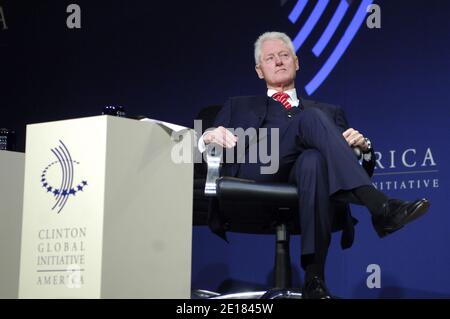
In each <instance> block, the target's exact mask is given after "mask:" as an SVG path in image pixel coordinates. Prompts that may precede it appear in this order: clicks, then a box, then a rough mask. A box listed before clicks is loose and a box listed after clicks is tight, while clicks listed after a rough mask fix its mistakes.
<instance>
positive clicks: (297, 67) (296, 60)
mask: <svg viewBox="0 0 450 319" xmlns="http://www.w3.org/2000/svg"><path fill="white" fill-rule="evenodd" d="M299 69H300V63H299V62H298V57H297V56H295V71H298V70H299Z"/></svg>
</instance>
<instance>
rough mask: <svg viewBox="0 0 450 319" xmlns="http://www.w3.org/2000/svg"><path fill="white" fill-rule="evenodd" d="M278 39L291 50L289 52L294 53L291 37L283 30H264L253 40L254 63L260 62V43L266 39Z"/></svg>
mask: <svg viewBox="0 0 450 319" xmlns="http://www.w3.org/2000/svg"><path fill="white" fill-rule="evenodd" d="M274 39H278V40H281V41H283V42H284V43H285V44H286V46H287V47H288V48H289V50H291V53H292V54H293V55H295V49H294V45H293V44H292V41H291V38H289V36H288V35H287V34H286V33H283V32H275V31H271V32H265V33H263V34H261V35H260V36H259V38H258V40H256V42H255V63H256V64H259V63H260V62H261V45H262V44H263V43H264V42H265V41H267V40H274Z"/></svg>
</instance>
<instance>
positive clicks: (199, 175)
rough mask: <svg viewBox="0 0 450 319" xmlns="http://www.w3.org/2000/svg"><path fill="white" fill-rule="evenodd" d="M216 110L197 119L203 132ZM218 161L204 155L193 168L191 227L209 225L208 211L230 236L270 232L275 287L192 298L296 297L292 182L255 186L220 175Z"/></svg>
mask: <svg viewBox="0 0 450 319" xmlns="http://www.w3.org/2000/svg"><path fill="white" fill-rule="evenodd" d="M220 108H221V106H218V105H215V106H210V107H207V108H205V109H203V110H202V111H201V112H200V113H199V115H198V117H197V119H200V120H202V122H203V128H209V127H211V126H212V125H213V122H214V118H215V117H216V115H217V113H218V111H219V110H220ZM219 163H220V157H218V156H214V155H212V154H209V155H208V160H207V163H202V164H196V167H195V179H194V215H195V216H194V225H205V224H208V222H210V219H211V216H208V210H210V209H211V208H210V206H211V205H212V201H214V203H215V205H214V204H213V208H212V209H213V210H216V211H213V212H211V213H212V214H216V216H218V217H219V218H220V222H222V223H223V224H222V225H221V226H222V227H224V229H226V230H227V231H229V232H238V233H248V234H267V235H273V234H275V241H276V245H275V266H274V276H275V278H274V288H273V289H270V290H268V291H265V292H264V291H263V292H245V293H241V294H240V293H237V294H230V295H219V294H216V293H213V292H206V291H200V290H198V291H195V292H193V293H195V294H196V296H197V297H198V296H204V297H209V298H218V299H221V298H240V297H242V298H269V299H271V298H299V297H301V293H300V291H299V290H298V289H297V290H296V289H292V287H291V286H292V279H291V260H290V255H289V239H290V235H291V234H300V227H299V223H298V218H297V209H298V208H297V205H298V196H297V188H296V187H295V185H291V184H276V183H256V182H255V181H252V180H244V179H238V178H233V177H219Z"/></svg>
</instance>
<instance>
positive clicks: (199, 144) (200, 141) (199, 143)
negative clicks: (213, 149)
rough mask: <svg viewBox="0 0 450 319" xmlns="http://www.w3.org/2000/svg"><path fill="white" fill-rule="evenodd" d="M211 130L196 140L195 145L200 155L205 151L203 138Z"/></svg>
mask: <svg viewBox="0 0 450 319" xmlns="http://www.w3.org/2000/svg"><path fill="white" fill-rule="evenodd" d="M211 131H212V130H206V131H205V132H204V133H203V135H202V136H200V138H199V139H198V143H197V147H198V151H199V152H200V153H203V152H204V151H206V144H205V140H204V137H205V135H206V134H207V133H209V132H211Z"/></svg>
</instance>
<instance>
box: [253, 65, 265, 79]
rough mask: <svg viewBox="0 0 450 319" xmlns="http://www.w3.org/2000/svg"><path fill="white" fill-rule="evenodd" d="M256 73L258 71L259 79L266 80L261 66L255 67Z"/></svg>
mask: <svg viewBox="0 0 450 319" xmlns="http://www.w3.org/2000/svg"><path fill="white" fill-rule="evenodd" d="M255 71H256V73H257V74H258V77H259V78H260V79H261V80H264V74H263V72H262V71H261V66H260V65H259V64H257V65H255Z"/></svg>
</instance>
